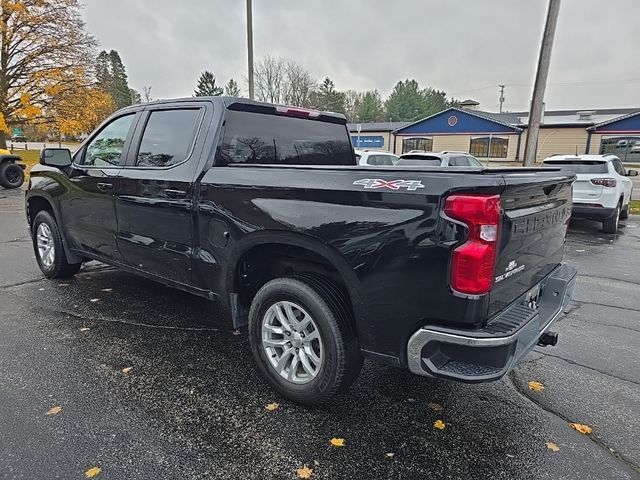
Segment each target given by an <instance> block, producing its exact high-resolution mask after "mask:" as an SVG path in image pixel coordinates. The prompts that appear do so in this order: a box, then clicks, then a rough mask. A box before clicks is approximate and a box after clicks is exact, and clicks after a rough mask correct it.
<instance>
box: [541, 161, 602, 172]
mask: <svg viewBox="0 0 640 480" xmlns="http://www.w3.org/2000/svg"><path fill="white" fill-rule="evenodd" d="M544 164H545V165H547V166H549V167H559V168H562V169H563V170H569V171H570V172H573V173H607V171H608V169H607V164H606V162H596V161H590V160H569V161H563V162H553V161H552V162H544Z"/></svg>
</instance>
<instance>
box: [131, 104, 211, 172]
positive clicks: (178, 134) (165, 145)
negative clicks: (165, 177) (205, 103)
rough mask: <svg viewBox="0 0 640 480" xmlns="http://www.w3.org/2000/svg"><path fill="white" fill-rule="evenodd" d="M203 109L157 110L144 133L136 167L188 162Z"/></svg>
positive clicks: (163, 165) (151, 116)
mask: <svg viewBox="0 0 640 480" xmlns="http://www.w3.org/2000/svg"><path fill="white" fill-rule="evenodd" d="M199 117H200V110H199V109H197V108H192V109H180V110H154V111H152V112H151V115H149V119H148V120H147V124H146V126H145V127H144V132H143V133H142V141H141V142H140V148H139V149H138V155H137V159H136V165H137V166H138V167H169V166H171V165H176V164H178V163H180V162H182V161H184V160H186V159H187V157H188V156H189V153H190V152H191V147H192V146H193V141H194V139H195V134H196V126H197V122H198V118H199Z"/></svg>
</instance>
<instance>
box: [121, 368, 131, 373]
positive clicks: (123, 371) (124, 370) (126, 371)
mask: <svg viewBox="0 0 640 480" xmlns="http://www.w3.org/2000/svg"><path fill="white" fill-rule="evenodd" d="M131 370H133V367H124V368H123V369H122V370H121V372H122V373H129V372H130V371H131Z"/></svg>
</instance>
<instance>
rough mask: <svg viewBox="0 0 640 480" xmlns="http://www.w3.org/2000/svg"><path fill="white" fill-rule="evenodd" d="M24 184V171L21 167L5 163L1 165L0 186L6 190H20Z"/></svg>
mask: <svg viewBox="0 0 640 480" xmlns="http://www.w3.org/2000/svg"><path fill="white" fill-rule="evenodd" d="M23 183H24V171H23V170H22V167H21V166H20V165H17V164H15V163H13V162H4V163H3V164H2V165H0V185H2V186H3V187H4V188H18V187H20V186H22V184H23Z"/></svg>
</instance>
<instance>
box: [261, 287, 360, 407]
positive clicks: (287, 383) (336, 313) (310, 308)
mask: <svg viewBox="0 0 640 480" xmlns="http://www.w3.org/2000/svg"><path fill="white" fill-rule="evenodd" d="M337 292H338V290H337V289H336V288H335V287H334V286H333V285H332V284H331V283H330V282H329V281H328V280H326V279H324V278H320V277H315V276H314V277H309V278H305V277H303V276H301V277H300V278H277V279H275V280H271V281H270V282H268V283H267V284H265V285H264V286H263V287H262V288H261V289H260V290H259V291H258V293H257V294H256V296H255V297H254V299H253V302H252V304H251V310H250V312H249V340H250V342H251V350H252V352H253V355H254V357H255V359H256V362H257V363H258V367H259V369H260V371H261V373H262V374H263V375H264V377H265V378H266V379H267V381H268V382H269V383H270V384H271V386H272V387H273V388H274V389H275V390H276V391H277V392H278V393H279V394H280V395H282V396H283V397H286V398H288V399H290V400H293V401H294V402H297V403H301V404H303V405H318V404H322V403H325V402H327V401H328V400H330V399H331V398H332V397H333V396H334V395H336V394H337V393H338V392H340V391H343V390H345V389H346V388H347V387H348V386H349V385H350V384H351V383H352V382H353V381H354V380H355V379H356V378H357V376H358V373H359V372H360V369H361V368H362V355H361V353H360V349H359V346H358V342H357V340H356V338H355V334H354V332H353V329H352V327H351V325H350V322H349V321H350V318H349V317H348V312H347V311H346V310H345V309H344V308H342V306H341V305H340V302H341V301H342V300H344V299H337V298H336V297H335V295H336V294H337Z"/></svg>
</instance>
